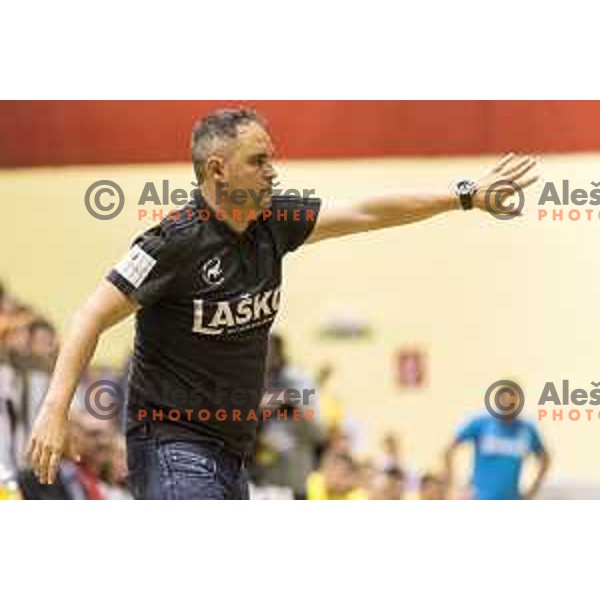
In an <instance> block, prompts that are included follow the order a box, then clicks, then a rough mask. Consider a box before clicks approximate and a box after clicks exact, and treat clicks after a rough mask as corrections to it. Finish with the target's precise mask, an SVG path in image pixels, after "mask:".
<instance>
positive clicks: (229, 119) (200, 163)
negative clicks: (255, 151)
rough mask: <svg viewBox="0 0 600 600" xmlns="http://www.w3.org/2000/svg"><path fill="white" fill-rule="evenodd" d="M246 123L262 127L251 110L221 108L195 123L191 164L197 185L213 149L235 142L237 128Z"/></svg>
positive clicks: (259, 119)
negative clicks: (228, 142)
mask: <svg viewBox="0 0 600 600" xmlns="http://www.w3.org/2000/svg"><path fill="white" fill-rule="evenodd" d="M248 123H259V124H261V125H264V122H263V120H262V119H261V118H260V117H259V116H258V114H257V113H256V112H255V111H254V110H252V109H251V108H222V109H219V110H216V111H215V112H212V113H210V114H209V115H207V116H206V117H204V118H202V119H200V120H199V121H196V123H194V126H193V128H192V163H193V164H194V173H195V174H196V177H197V178H198V183H202V180H203V179H204V174H203V172H202V171H203V167H204V165H205V163H206V161H207V160H208V157H209V156H210V155H211V153H212V152H214V150H215V147H216V146H217V145H218V144H221V143H223V142H224V141H231V140H235V139H236V138H237V136H238V133H239V127H240V126H242V125H247V124H248Z"/></svg>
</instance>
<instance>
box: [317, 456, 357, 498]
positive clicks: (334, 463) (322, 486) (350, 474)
mask: <svg viewBox="0 0 600 600" xmlns="http://www.w3.org/2000/svg"><path fill="white" fill-rule="evenodd" d="M359 483H360V478H359V472H358V469H357V468H356V465H355V463H354V461H353V460H352V458H351V457H350V456H349V455H347V454H335V453H332V452H328V453H327V454H326V455H325V456H324V457H323V460H322V461H321V467H320V469H319V470H318V471H315V472H313V473H311V474H310V475H309V477H308V480H307V482H306V490H307V498H308V500H366V499H367V494H366V493H365V491H364V490H363V489H362V488H361V487H359Z"/></svg>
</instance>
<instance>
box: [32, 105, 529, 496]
mask: <svg viewBox="0 0 600 600" xmlns="http://www.w3.org/2000/svg"><path fill="white" fill-rule="evenodd" d="M192 157H193V162H194V169H195V173H196V176H197V178H198V181H199V189H198V192H197V194H196V196H195V198H194V199H193V200H192V201H191V202H190V203H189V204H188V205H187V206H186V207H184V208H183V209H182V210H181V211H180V213H179V218H178V219H166V220H164V221H163V222H162V223H160V225H158V226H156V227H153V228H152V229H150V230H148V231H146V232H145V233H144V234H142V235H141V236H139V237H138V238H137V239H136V240H135V241H134V242H133V244H132V246H131V248H130V250H129V253H128V254H127V255H126V256H125V258H123V260H122V261H121V262H119V263H118V264H117V265H115V267H114V268H113V269H112V270H111V271H110V272H109V273H108V275H107V277H106V280H105V281H102V282H101V283H100V285H99V286H98V288H97V289H96V291H95V292H94V293H93V294H92V295H91V297H90V298H89V299H88V301H87V302H86V303H85V304H84V305H83V307H82V308H81V309H80V310H79V311H78V312H77V314H76V315H75V318H74V320H73V323H72V327H71V329H70V331H69V333H68V334H67V336H66V338H65V340H64V343H63V346H62V349H61V353H60V356H59V359H58V361H57V365H56V368H55V372H54V375H53V378H52V382H51V385H50V388H49V390H48V393H47V397H46V399H45V401H44V404H43V407H42V410H41V411H40V414H39V416H38V418H37V421H36V424H35V426H34V429H33V432H32V436H31V440H30V445H29V456H30V461H31V463H32V466H33V468H34V470H35V472H36V474H37V475H38V476H39V478H40V480H41V482H42V483H45V482H49V483H51V482H53V481H54V478H55V474H56V470H57V466H58V464H59V461H60V457H61V454H62V448H63V444H64V438H65V430H66V423H67V419H68V410H69V405H70V402H71V398H72V396H73V393H74V390H75V387H76V385H77V383H78V381H79V379H80V377H81V373H82V372H83V369H84V368H85V366H86V365H87V364H88V362H89V360H90V359H91V357H92V355H93V352H94V349H95V347H96V344H97V341H98V338H99V336H100V334H101V333H102V332H103V331H104V330H106V329H107V328H109V327H110V326H112V325H114V324H115V323H117V322H119V321H121V320H122V319H124V318H125V317H127V316H128V315H130V314H132V313H134V312H135V313H136V336H135V349H134V355H133V360H132V365H131V373H130V378H129V389H128V409H127V410H128V428H127V429H128V455H129V468H130V484H131V488H132V492H133V494H134V496H135V497H136V498H172V499H181V498H190V499H191V498H198V499H200V498H214V499H243V498H247V497H248V487H247V480H246V472H245V468H244V464H245V461H246V459H247V457H248V455H249V453H250V452H251V451H252V449H253V446H254V440H255V432H256V429H257V426H258V421H259V419H261V418H266V417H265V410H267V411H270V412H271V413H275V412H276V411H277V410H278V408H277V406H272V407H271V406H269V407H267V408H266V409H265V408H264V407H263V408H262V409H261V408H260V403H261V397H262V393H263V383H264V366H265V359H266V352H267V339H268V331H269V328H270V327H271V325H272V323H273V321H274V319H275V317H276V315H277V311H278V308H279V299H280V287H281V263H282V259H283V257H284V256H285V255H286V254H287V253H288V252H291V251H293V250H295V249H296V248H298V247H299V246H300V245H302V244H303V243H306V242H307V243H313V242H317V241H321V240H325V239H329V238H334V237H339V236H343V235H348V234H352V233H359V232H364V231H371V230H374V229H381V228H384V227H392V226H396V225H402V224H406V223H411V222H415V221H419V220H422V219H425V218H428V217H432V216H434V215H436V214H438V213H441V212H445V211H449V210H452V209H459V208H461V207H462V208H463V209H468V208H471V207H473V206H475V207H477V208H480V209H485V208H486V206H485V204H486V203H485V195H486V192H487V191H488V189H491V187H492V186H495V184H497V183H498V181H502V180H510V181H513V182H515V183H516V184H517V185H518V186H520V187H521V188H524V187H527V186H528V185H530V184H531V183H533V182H534V181H535V180H536V179H537V177H536V175H535V174H534V173H533V169H534V167H535V160H533V159H532V158H529V157H517V156H514V155H512V154H511V155H508V156H506V157H505V158H504V159H503V160H502V161H500V163H498V165H497V166H496V167H495V169H494V170H492V171H491V172H490V173H489V174H488V175H486V176H485V177H483V178H482V179H481V180H480V181H479V182H472V181H461V182H460V183H459V184H457V186H456V188H455V189H452V187H451V186H448V189H447V190H441V191H430V192H427V193H411V194H398V195H397V196H393V197H385V198H378V199H370V200H366V201H364V202H361V203H358V204H357V205H356V206H353V207H349V208H334V207H331V208H330V207H328V208H327V209H325V207H323V208H322V207H321V201H320V200H319V199H316V198H291V197H290V198H286V197H274V196H272V191H273V189H272V188H273V182H274V180H275V176H276V173H275V170H274V168H273V157H274V150H273V146H272V143H271V139H270V137H269V134H268V133H267V131H266V129H265V127H264V124H263V123H262V122H261V120H260V119H259V118H258V117H257V115H256V114H255V113H254V112H252V111H249V110H246V109H226V110H221V111H217V112H215V113H213V114H211V115H209V116H207V117H206V118H204V119H203V120H202V121H200V122H199V123H198V124H197V125H196V126H195V127H194V131H193V137H192ZM503 189H504V188H503ZM512 191H513V190H512V188H510V187H506V191H505V193H504V196H508V195H510V193H511V192H512ZM487 209H488V210H489V209H490V207H489V206H488V207H487ZM492 209H494V207H492ZM498 210H501V207H499V208H498ZM307 412H308V411H307ZM268 416H269V415H268V414H267V417H268Z"/></svg>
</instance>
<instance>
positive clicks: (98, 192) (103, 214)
mask: <svg viewBox="0 0 600 600" xmlns="http://www.w3.org/2000/svg"><path fill="white" fill-rule="evenodd" d="M92 194H93V196H92ZM103 196H104V199H102V197H103ZM107 196H109V197H110V198H114V197H115V196H117V197H118V202H114V201H111V200H110V199H109V198H107ZM124 206H125V194H124V193H123V190H122V189H121V186H119V185H118V184H117V183H115V182H114V181H111V180H110V179H101V180H100V181H95V182H94V183H92V185H90V187H89V188H88V189H87V191H86V192H85V207H86V208H87V211H88V212H89V213H90V215H92V217H94V218H95V219H100V220H101V221H108V220H109V219H114V218H115V217H116V216H117V215H118V214H119V213H120V212H121V211H122V210H123V207H124Z"/></svg>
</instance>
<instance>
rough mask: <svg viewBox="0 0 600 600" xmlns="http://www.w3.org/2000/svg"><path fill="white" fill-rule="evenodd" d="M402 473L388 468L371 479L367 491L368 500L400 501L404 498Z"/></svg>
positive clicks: (400, 470) (394, 468)
mask: <svg viewBox="0 0 600 600" xmlns="http://www.w3.org/2000/svg"><path fill="white" fill-rule="evenodd" d="M404 492H405V489H404V473H403V472H402V469H398V468H397V467H389V468H388V469H386V470H385V471H384V472H383V473H378V474H377V475H375V477H374V478H373V481H372V484H371V488H370V490H369V499H370V500H402V499H403V498H404Z"/></svg>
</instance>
